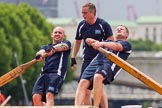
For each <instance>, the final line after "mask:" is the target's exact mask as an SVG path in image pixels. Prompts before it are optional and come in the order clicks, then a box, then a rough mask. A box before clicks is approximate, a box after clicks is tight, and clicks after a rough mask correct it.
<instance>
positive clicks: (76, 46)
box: [71, 40, 82, 70]
mask: <svg viewBox="0 0 162 108" xmlns="http://www.w3.org/2000/svg"><path fill="white" fill-rule="evenodd" d="M81 42H82V40H75V41H74V44H73V49H72V53H71V68H72V69H73V70H74V69H75V68H76V64H77V63H76V60H75V57H76V55H77V53H78V51H79V49H80V45H81Z"/></svg>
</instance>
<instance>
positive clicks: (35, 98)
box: [32, 93, 42, 106]
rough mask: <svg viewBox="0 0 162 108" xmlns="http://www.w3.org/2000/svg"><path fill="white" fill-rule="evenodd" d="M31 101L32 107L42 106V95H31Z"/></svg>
mask: <svg viewBox="0 0 162 108" xmlns="http://www.w3.org/2000/svg"><path fill="white" fill-rule="evenodd" d="M32 100H33V105H34V106H42V95H40V94H37V93H36V94H34V95H33V97H32Z"/></svg>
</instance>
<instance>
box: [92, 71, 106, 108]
mask: <svg viewBox="0 0 162 108" xmlns="http://www.w3.org/2000/svg"><path fill="white" fill-rule="evenodd" d="M103 80H104V77H103V76H102V75H101V74H98V73H96V74H95V75H94V81H93V87H94V106H95V107H99V104H100V102H101V96H102V94H103V93H102V92H103V83H102V82H103Z"/></svg>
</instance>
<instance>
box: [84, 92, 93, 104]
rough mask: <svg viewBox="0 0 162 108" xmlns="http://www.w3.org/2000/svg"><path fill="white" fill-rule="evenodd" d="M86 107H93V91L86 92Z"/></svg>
mask: <svg viewBox="0 0 162 108" xmlns="http://www.w3.org/2000/svg"><path fill="white" fill-rule="evenodd" d="M84 105H92V101H91V90H89V89H87V90H86V97H85V99H84Z"/></svg>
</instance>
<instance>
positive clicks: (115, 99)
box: [0, 0, 162, 108]
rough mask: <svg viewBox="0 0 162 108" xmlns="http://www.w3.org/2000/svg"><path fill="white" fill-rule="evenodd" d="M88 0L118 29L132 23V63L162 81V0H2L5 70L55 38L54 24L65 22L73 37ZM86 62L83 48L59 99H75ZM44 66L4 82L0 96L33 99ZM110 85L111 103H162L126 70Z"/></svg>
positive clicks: (158, 107)
mask: <svg viewBox="0 0 162 108" xmlns="http://www.w3.org/2000/svg"><path fill="white" fill-rule="evenodd" d="M85 2H93V3H95V4H96V7H97V16H98V17H101V18H104V19H105V20H106V21H107V22H108V23H109V24H110V25H111V27H112V29H113V31H114V28H115V27H116V26H117V25H121V24H123V25H126V26H127V27H128V28H129V31H130V36H129V41H130V42H131V44H132V47H133V52H132V54H131V56H130V58H129V59H128V63H130V64H132V65H133V66H134V67H136V68H137V69H139V70H141V71H142V72H143V73H145V74H146V75H148V76H149V77H151V78H152V79H154V80H155V81H157V82H158V83H160V84H162V80H161V77H162V73H161V70H162V66H161V65H162V52H161V51H162V7H161V5H162V0H149V1H148V0H142V1H141V0H121V1H119V0H0V38H1V40H0V43H1V47H0V52H1V53H0V57H1V58H0V75H1V76H2V75H3V74H5V73H7V72H8V71H10V70H12V69H13V68H15V67H16V66H18V65H20V64H22V63H25V62H27V61H29V60H31V59H33V58H34V56H35V53H36V52H37V50H38V49H39V47H40V46H41V45H43V44H47V43H49V42H50V41H51V40H50V34H51V31H52V29H53V27H55V26H62V27H64V29H65V32H66V38H67V39H69V40H70V41H71V42H72V43H73V41H74V38H75V32H76V28H77V25H78V23H79V22H80V21H81V20H83V19H82V15H81V7H82V5H83V4H84V3H85ZM81 63H82V50H81V49H80V51H79V53H78V55H77V64H78V65H77V69H76V70H75V71H72V70H71V69H70V65H69V68H68V74H67V77H66V80H65V83H64V85H63V87H62V89H61V91H60V94H59V95H57V97H56V99H55V103H56V105H73V104H74V96H75V91H76V88H77V84H78V83H77V78H78V75H79V74H80V67H81V65H80V64H81ZM69 64H70V58H69ZM41 66H42V63H38V64H36V65H34V66H33V67H32V68H31V69H29V70H27V71H26V73H24V74H23V75H21V76H20V77H19V78H16V79H14V80H13V81H11V82H10V83H8V84H6V85H5V86H3V87H1V88H0V90H1V95H2V96H3V97H2V98H0V100H1V101H0V102H1V103H3V102H4V100H5V99H7V98H8V97H11V98H10V99H9V100H8V102H7V103H6V105H11V106H15V105H17V106H19V105H24V106H29V105H31V91H32V87H33V85H34V83H35V81H36V78H37V77H38V75H39V74H40V70H41ZM105 88H106V91H107V94H108V102H109V107H110V108H119V107H121V106H123V105H132V104H140V105H142V106H143V107H142V108H148V107H154V108H162V101H161V100H162V97H161V95H160V94H158V93H156V92H155V91H153V90H151V89H150V88H148V87H147V86H146V85H144V84H143V83H142V82H141V81H139V80H137V79H136V78H135V77H133V76H132V75H130V74H129V73H127V72H125V71H122V72H121V73H120V74H119V76H118V77H117V79H116V80H115V81H114V82H113V83H112V84H111V85H107V86H105ZM92 98H93V97H92Z"/></svg>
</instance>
